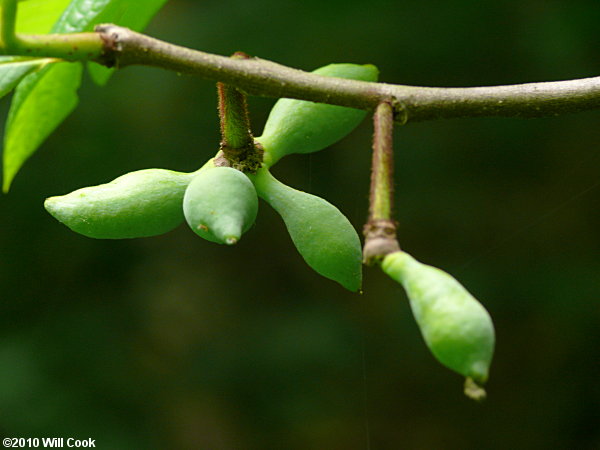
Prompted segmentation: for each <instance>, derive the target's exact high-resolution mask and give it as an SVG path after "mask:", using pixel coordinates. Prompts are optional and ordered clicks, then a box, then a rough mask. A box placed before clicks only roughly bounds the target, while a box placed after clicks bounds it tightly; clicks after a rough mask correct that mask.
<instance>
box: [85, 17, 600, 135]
mask: <svg viewBox="0 0 600 450" xmlns="http://www.w3.org/2000/svg"><path fill="white" fill-rule="evenodd" d="M96 31H97V32H98V33H100V34H101V36H103V39H104V40H105V42H106V43H107V46H106V48H105V56H104V58H103V59H102V60H101V61H100V62H103V63H106V64H107V65H115V66H117V67H126V66H130V65H145V66H154V67H160V68H163V69H167V70H172V71H175V72H179V73H188V74H194V75H197V76H200V77H203V78H208V79H212V80H218V81H222V82H224V83H229V84H231V85H234V86H236V87H238V88H240V89H243V90H244V91H245V92H247V93H248V94H253V95H259V96H268V97H289V98H297V99H302V100H310V101H315V102H322V103H330V104H335V105H342V106H350V107H354V108H359V109H367V110H374V109H375V108H376V106H377V105H378V104H379V103H380V102H382V101H387V100H389V99H393V100H394V105H395V110H394V112H395V118H396V121H400V122H403V123H404V122H406V121H411V122H416V121H424V120H433V119H450V118H457V117H491V116H502V117H544V116H556V115H560V114H564V113H571V112H579V111H586V110H591V109H600V77H594V78H584V79H578V80H569V81H555V82H544V83H528V84H517V85H510V86H490V87H472V88H437V87H417V86H403V85H394V84H385V83H371V82H365V81H354V80H344V79H339V78H330V77H323V76H319V75H315V74H311V73H307V72H303V71H301V70H297V69H292V68H290V67H286V66H283V65H280V64H277V63H274V62H270V61H267V60H262V59H259V58H250V59H245V60H240V59H232V58H227V57H224V56H218V55H213V54H210V53H204V52H201V51H196V50H191V49H188V48H184V47H179V46H176V45H173V44H169V43H166V42H163V41H160V40H157V39H154V38H151V37H149V36H146V35H143V34H140V33H136V32H133V31H131V30H128V29H126V28H122V27H118V26H115V25H100V26H98V27H96Z"/></svg>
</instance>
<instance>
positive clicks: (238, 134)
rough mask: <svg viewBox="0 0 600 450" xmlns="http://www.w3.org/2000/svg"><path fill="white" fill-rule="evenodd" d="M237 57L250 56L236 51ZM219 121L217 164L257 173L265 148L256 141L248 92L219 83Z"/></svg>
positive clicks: (234, 56)
mask: <svg viewBox="0 0 600 450" xmlns="http://www.w3.org/2000/svg"><path fill="white" fill-rule="evenodd" d="M232 58H235V59H248V58H249V57H248V55H246V54H244V53H241V52H237V53H234V54H233V55H232ZM217 92H218V96H219V121H220V124H221V145H220V150H221V151H222V152H223V157H222V158H218V160H217V165H218V166H229V167H233V168H235V169H238V170H241V171H242V172H252V173H254V172H256V170H257V169H258V168H259V167H260V163H261V161H262V149H261V148H260V147H259V146H258V145H257V144H255V142H254V136H253V135H252V131H251V127H250V116H249V114H248V103H247V100H246V94H244V93H243V92H242V91H240V90H239V89H237V88H236V87H235V86H232V85H229V84H225V83H221V82H218V83H217Z"/></svg>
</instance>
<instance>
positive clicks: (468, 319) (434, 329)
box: [381, 251, 495, 388]
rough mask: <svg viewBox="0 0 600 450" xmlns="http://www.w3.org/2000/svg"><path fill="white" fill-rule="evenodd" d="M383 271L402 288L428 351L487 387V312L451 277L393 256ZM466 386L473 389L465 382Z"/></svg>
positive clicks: (490, 335) (490, 331)
mask: <svg viewBox="0 0 600 450" xmlns="http://www.w3.org/2000/svg"><path fill="white" fill-rule="evenodd" d="M381 267H382V269H383V271H384V272H385V273H387V274H388V275H389V276H390V277H392V278H393V279H394V280H396V281H398V282H399V283H401V284H402V286H403V287H404V289H405V290H406V293H407V295H408V298H409V300H410V306H411V309H412V311H413V314H414V316H415V319H416V321H417V324H418V325H419V328H420V329H421V333H422V335H423V338H424V339H425V342H426V343H427V346H428V347H429V349H430V350H431V352H432V353H433V354H434V356H435V357H436V358H437V359H438V361H440V362H441V363H442V364H444V365H445V366H447V367H449V368H450V369H452V370H454V371H456V372H458V373H460V374H462V375H464V376H466V377H468V378H470V379H472V380H473V381H474V382H475V383H477V384H480V385H481V384H483V383H485V382H486V380H487V378H488V372H489V367H490V364H491V361H492V356H493V354H494V340H495V338H494V325H493V324H492V319H491V318H490V315H489V314H488V312H487V311H486V310H485V308H484V307H483V306H482V305H481V304H480V303H479V302H478V301H477V300H476V299H475V298H474V297H473V296H472V295H471V294H469V292H467V290H466V289H465V288H464V287H463V286H462V285H461V284H460V283H459V282H458V281H456V280H455V279H454V278H453V277H451V276H450V275H449V274H447V273H446V272H444V271H442V270H440V269H437V268H435V267H431V266H427V265H425V264H422V263H420V262H419V261H417V260H415V259H414V258H413V257H412V256H410V255H409V254H408V253H406V252H403V251H399V252H394V253H390V254H389V255H387V256H386V257H385V259H384V260H383V262H382V264H381ZM466 386H467V387H470V388H473V386H472V383H470V382H469V380H468V379H467V384H466Z"/></svg>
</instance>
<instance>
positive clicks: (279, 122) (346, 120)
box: [256, 64, 379, 167]
mask: <svg viewBox="0 0 600 450" xmlns="http://www.w3.org/2000/svg"><path fill="white" fill-rule="evenodd" d="M313 73H315V74H318V75H323V76H326V77H337V78H347V79H352V80H361V81H377V77H378V75H379V71H378V70H377V67H375V66H373V65H371V64H366V65H358V64H330V65H328V66H325V67H321V68H319V69H317V70H315V71H314V72H313ZM366 114H367V112H366V111H362V110H359V109H354V108H347V107H344V106H336V105H327V104H324V103H313V102H308V101H304V100H295V99H289V98H282V99H280V100H278V101H277V103H275V105H274V106H273V109H272V110H271V113H270V114H269V118H268V119H267V123H266V124H265V129H264V131H263V134H262V136H260V137H258V138H256V140H257V141H258V142H260V143H261V144H262V146H263V147H264V150H265V154H264V159H263V161H264V164H265V167H270V166H272V165H273V164H275V163H276V162H277V161H278V160H279V159H280V158H281V157H283V156H285V155H288V154H290V153H311V152H316V151H318V150H322V149H324V148H326V147H329V146H330V145H332V144H334V143H335V142H337V141H339V140H340V139H342V138H343V137H344V136H346V135H347V134H348V133H350V132H351V131H352V130H353V129H354V128H356V126H357V125H358V124H359V123H360V122H361V121H362V120H363V119H364V118H365V115H366Z"/></svg>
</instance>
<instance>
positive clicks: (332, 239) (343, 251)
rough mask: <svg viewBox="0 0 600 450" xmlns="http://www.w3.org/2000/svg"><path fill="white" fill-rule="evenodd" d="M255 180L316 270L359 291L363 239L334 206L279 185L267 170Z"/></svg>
mask: <svg viewBox="0 0 600 450" xmlns="http://www.w3.org/2000/svg"><path fill="white" fill-rule="evenodd" d="M251 179H252V180H253V181H254V185H255V186H256V190H257V192H258V195H259V196H260V197H261V198H262V199H264V200H265V201H266V202H267V203H269V204H270V205H271V206H272V207H273V208H274V209H275V210H276V211H277V212H278V213H279V215H281V217H282V218H283V221H284V222H285V225H286V227H287V229H288V232H289V233H290V236H291V238H292V241H293V242H294V245H295V246H296V248H297V249H298V251H299V252H300V254H301V255H302V257H303V258H304V260H305V261H306V262H307V264H308V265H309V266H310V267H312V268H313V269H314V270H315V271H317V272H318V273H320V274H321V275H323V276H324V277H327V278H330V279H332V280H334V281H337V282H338V283H340V284H341V285H342V286H344V287H345V288H346V289H349V290H351V291H354V292H355V291H358V290H359V289H360V286H361V282H362V261H361V260H362V256H361V248H360V239H359V238H358V235H357V234H356V230H355V229H354V227H353V226H352V224H351V223H350V222H349V221H348V219H347V218H346V217H345V216H344V215H343V214H342V213H341V212H340V211H339V210H338V209H337V208H336V207H335V206H333V205H332V204H331V203H328V202H326V201H325V200H323V199H322V198H320V197H317V196H315V195H311V194H307V193H306V192H301V191H297V190H296V189H293V188H291V187H289V186H286V185H285V184H283V183H281V182H279V181H278V180H276V179H275V177H273V175H271V174H270V173H269V172H268V171H267V170H266V169H261V170H259V171H258V173H257V174H256V175H255V176H251Z"/></svg>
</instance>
